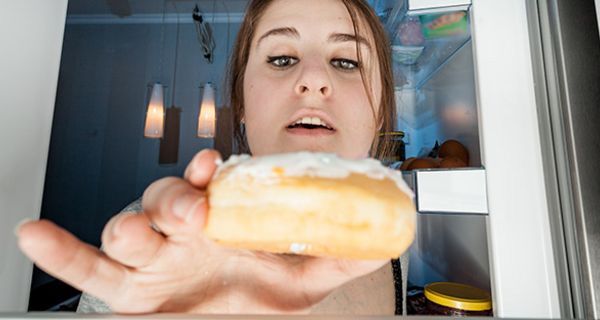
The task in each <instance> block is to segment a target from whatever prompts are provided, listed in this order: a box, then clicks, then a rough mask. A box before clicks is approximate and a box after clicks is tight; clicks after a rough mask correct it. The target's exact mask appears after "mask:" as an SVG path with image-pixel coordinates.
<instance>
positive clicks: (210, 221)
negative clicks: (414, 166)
mask: <svg viewBox="0 0 600 320" xmlns="http://www.w3.org/2000/svg"><path fill="white" fill-rule="evenodd" d="M207 192H208V205H209V213H208V217H207V222H206V225H205V229H204V233H205V235H206V236H207V237H208V238H210V239H212V240H213V241H215V242H217V243H219V244H221V245H224V246H227V247H234V248H241V249H251V250H262V251H267V252H272V253H293V254H304V255H313V256H329V257H337V258H348V259H387V258H396V257H398V256H400V255H401V254H402V253H403V252H404V251H405V250H406V249H407V248H408V246H409V245H410V244H411V242H412V241H413V238H414V234H415V224H416V212H415V207H414V204H413V197H414V196H413V193H412V191H411V190H410V189H409V188H408V186H407V185H406V184H405V182H404V180H403V179H402V175H401V173H400V172H399V171H395V170H392V169H389V168H386V167H384V166H383V165H381V164H380V163H379V161H377V160H374V159H364V160H346V159H342V158H339V157H337V156H335V155H333V154H327V153H311V152H298V153H287V154H278V155H269V156H263V157H250V156H248V155H240V156H237V155H234V156H232V157H230V158H229V160H228V161H227V162H225V163H223V164H220V165H219V167H218V169H217V172H216V173H215V175H214V176H213V179H212V180H211V182H210V183H209V186H208V191H207Z"/></svg>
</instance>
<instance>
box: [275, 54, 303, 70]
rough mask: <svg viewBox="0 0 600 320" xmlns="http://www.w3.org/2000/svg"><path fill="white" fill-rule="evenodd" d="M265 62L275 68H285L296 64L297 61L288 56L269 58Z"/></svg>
mask: <svg viewBox="0 0 600 320" xmlns="http://www.w3.org/2000/svg"><path fill="white" fill-rule="evenodd" d="M267 62H268V63H270V64H271V65H273V66H275V67H277V68H286V67H290V66H293V65H295V64H296V63H298V59H296V58H293V57H290V56H277V57H269V58H268V59H267Z"/></svg>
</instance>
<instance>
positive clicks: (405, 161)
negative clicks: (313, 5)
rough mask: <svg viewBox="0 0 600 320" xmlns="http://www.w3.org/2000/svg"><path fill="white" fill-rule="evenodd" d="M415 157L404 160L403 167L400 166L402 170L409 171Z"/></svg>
mask: <svg viewBox="0 0 600 320" xmlns="http://www.w3.org/2000/svg"><path fill="white" fill-rule="evenodd" d="M415 159H416V158H415V157H410V158H408V159H406V160H404V161H403V162H402V165H401V166H400V170H408V167H409V166H410V164H411V163H412V162H413V160H415Z"/></svg>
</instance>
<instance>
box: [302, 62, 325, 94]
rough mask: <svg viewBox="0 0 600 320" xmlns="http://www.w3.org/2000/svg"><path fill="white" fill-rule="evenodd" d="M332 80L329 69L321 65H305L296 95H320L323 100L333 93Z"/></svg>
mask: <svg viewBox="0 0 600 320" xmlns="http://www.w3.org/2000/svg"><path fill="white" fill-rule="evenodd" d="M332 89H333V88H332V86H331V79H330V77H329V74H328V72H327V67H326V66H323V65H319V64H312V65H305V66H304V68H303V69H302V73H301V75H300V78H299V79H298V83H296V90H295V91H296V94H298V95H300V96H306V95H315V94H316V95H318V96H320V97H322V98H326V97H329V96H330V95H331V93H332Z"/></svg>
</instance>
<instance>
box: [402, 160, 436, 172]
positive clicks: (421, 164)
mask: <svg viewBox="0 0 600 320" xmlns="http://www.w3.org/2000/svg"><path fill="white" fill-rule="evenodd" d="M437 167H439V163H438V162H437V160H435V159H433V158H417V159H415V160H413V161H412V162H411V163H410V165H409V166H408V170H415V169H429V168H437Z"/></svg>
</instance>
